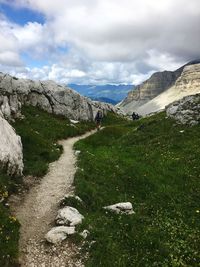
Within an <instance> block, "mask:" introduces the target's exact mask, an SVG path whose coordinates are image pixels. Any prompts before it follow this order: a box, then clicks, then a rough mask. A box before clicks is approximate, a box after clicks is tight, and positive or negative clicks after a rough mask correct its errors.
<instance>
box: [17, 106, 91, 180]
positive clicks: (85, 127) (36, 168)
mask: <svg viewBox="0 0 200 267" xmlns="http://www.w3.org/2000/svg"><path fill="white" fill-rule="evenodd" d="M22 112H23V114H24V115H25V118H26V119H25V120H18V121H16V123H14V125H13V126H14V128H15V129H16V131H17V134H19V135H20V136H21V138H22V143H23V150H24V151H23V153H24V164H25V168H24V174H25V175H27V174H31V175H35V176H42V175H44V174H45V173H46V172H47V169H48V164H49V163H50V162H53V161H55V160H57V159H58V158H59V156H60V155H61V153H62V147H61V146H59V145H58V144H57V143H56V142H57V140H60V139H64V138H65V139H66V138H68V137H72V136H77V135H81V134H83V133H85V132H86V131H89V130H91V129H92V128H94V124H93V123H91V122H87V123H86V122H82V123H78V124H76V125H74V126H71V125H70V121H69V120H68V119H66V118H64V117H61V116H54V115H52V114H49V113H47V112H44V111H41V110H39V109H38V108H34V107H31V106H30V107H24V108H23V110H22Z"/></svg>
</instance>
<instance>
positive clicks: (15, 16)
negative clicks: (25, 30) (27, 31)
mask: <svg viewBox="0 0 200 267" xmlns="http://www.w3.org/2000/svg"><path fill="white" fill-rule="evenodd" d="M0 11H1V13H3V14H4V15H5V16H6V17H7V18H8V19H9V20H10V21H12V22H14V23H17V24H19V25H22V26H23V25H25V24H26V23H28V22H38V23H41V24H44V23H45V17H44V15H43V14H42V13H38V12H36V11H34V10H30V9H28V8H17V7H15V6H12V5H8V4H4V3H1V4H0Z"/></svg>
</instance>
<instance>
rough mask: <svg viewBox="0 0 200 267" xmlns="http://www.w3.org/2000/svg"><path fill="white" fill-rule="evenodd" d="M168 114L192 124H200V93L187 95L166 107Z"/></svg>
mask: <svg viewBox="0 0 200 267" xmlns="http://www.w3.org/2000/svg"><path fill="white" fill-rule="evenodd" d="M166 112H167V116H169V117H171V118H174V119H175V120H176V121H177V122H178V123H181V124H187V125H190V126H193V125H197V124H200V94H196V95H192V96H186V97H184V98H183V99H181V100H179V101H175V102H173V103H172V104H170V105H169V106H168V107H167V108H166Z"/></svg>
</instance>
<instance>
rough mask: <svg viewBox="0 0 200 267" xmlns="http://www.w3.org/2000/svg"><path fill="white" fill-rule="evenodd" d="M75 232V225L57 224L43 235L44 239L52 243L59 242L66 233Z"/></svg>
mask: <svg viewBox="0 0 200 267" xmlns="http://www.w3.org/2000/svg"><path fill="white" fill-rule="evenodd" d="M73 234H75V227H67V226H58V227H54V228H52V229H51V230H50V231H49V232H48V233H47V234H46V236H45V239H46V240H47V241H48V242H49V243H52V244H58V243H61V242H62V241H63V240H65V239H66V238H67V236H68V235H73Z"/></svg>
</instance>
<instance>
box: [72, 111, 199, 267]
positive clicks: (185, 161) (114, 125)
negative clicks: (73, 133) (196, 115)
mask: <svg viewBox="0 0 200 267" xmlns="http://www.w3.org/2000/svg"><path fill="white" fill-rule="evenodd" d="M165 116H166V115H165V114H164V113H161V114H158V115H155V116H152V117H150V118H147V119H142V120H139V121H136V122H125V121H123V122H121V121H120V120H119V119H118V118H114V117H113V116H111V117H110V118H108V119H106V121H105V124H106V125H107V127H106V128H105V129H103V130H102V131H101V132H99V133H97V134H95V135H93V136H91V137H89V138H87V139H85V140H81V141H79V142H78V143H77V144H76V145H75V148H76V149H77V150H81V154H80V155H79V161H78V167H79V168H78V171H77V173H76V177H75V186H76V195H78V196H79V197H80V198H81V199H82V200H83V201H84V205H81V206H79V210H80V211H81V212H82V213H83V215H84V216H85V220H84V223H83V225H82V226H80V231H81V230H83V229H88V230H89V231H90V236H89V237H88V239H87V241H88V242H86V246H85V249H86V250H89V252H90V253H89V255H90V256H89V259H88V260H87V262H86V266H87V267H93V266H103V267H105V266H106V267H113V266H115V267H127V266H141V267H143V266H177V267H178V266H200V254H199V251H200V230H199V229H200V199H199V196H200V165H199V158H200V145H199V140H200V126H199V125H198V126H194V127H190V128H189V127H187V126H183V125H177V124H176V123H175V121H173V120H171V119H169V118H166V117H165ZM109 120H110V122H111V123H109ZM109 124H110V125H109ZM124 201H130V202H132V204H133V207H134V211H135V214H133V215H128V216H127V215H116V214H113V213H110V212H108V211H105V210H104V209H102V207H104V206H106V205H110V204H115V203H117V202H124Z"/></svg>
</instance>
